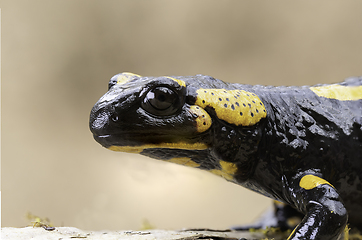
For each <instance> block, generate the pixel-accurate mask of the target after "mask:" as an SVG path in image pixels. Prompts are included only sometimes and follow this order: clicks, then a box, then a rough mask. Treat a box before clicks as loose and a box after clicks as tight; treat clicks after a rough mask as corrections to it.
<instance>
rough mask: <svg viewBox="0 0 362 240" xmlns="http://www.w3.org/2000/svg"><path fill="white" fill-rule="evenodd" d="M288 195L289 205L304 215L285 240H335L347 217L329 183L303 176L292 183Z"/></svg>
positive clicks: (340, 232) (310, 175)
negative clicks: (292, 205) (291, 204)
mask: <svg viewBox="0 0 362 240" xmlns="http://www.w3.org/2000/svg"><path fill="white" fill-rule="evenodd" d="M289 191H290V194H289V198H290V199H291V201H292V202H294V204H295V205H296V207H297V208H298V209H300V210H301V211H302V212H304V213H306V214H305V216H304V218H303V219H302V221H301V222H300V223H299V224H298V226H297V227H296V228H295V229H294V230H293V231H292V233H291V234H290V236H289V238H288V240H289V239H290V240H296V239H318V240H323V239H329V240H334V239H338V237H339V236H340V235H341V234H342V232H343V230H344V228H345V226H346V224H347V219H348V214H347V210H346V208H345V207H344V205H343V202H342V199H341V197H340V196H339V194H338V192H337V190H336V189H335V188H334V187H333V186H332V185H331V184H330V183H329V182H327V181H326V180H324V179H322V178H320V177H318V176H316V175H312V174H306V175H304V176H301V177H298V178H296V179H295V180H293V181H292V183H291V186H290V188H289Z"/></svg>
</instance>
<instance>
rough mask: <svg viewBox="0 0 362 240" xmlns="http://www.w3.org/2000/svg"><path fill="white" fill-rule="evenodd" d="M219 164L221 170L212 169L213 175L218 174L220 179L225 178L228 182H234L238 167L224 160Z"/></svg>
mask: <svg viewBox="0 0 362 240" xmlns="http://www.w3.org/2000/svg"><path fill="white" fill-rule="evenodd" d="M219 163H220V166H221V169H212V170H210V172H211V173H213V174H216V175H218V176H220V177H223V178H225V179H226V180H229V181H231V180H233V179H234V174H235V173H236V171H237V170H238V167H237V166H236V164H235V163H231V162H225V161H222V160H220V162H219Z"/></svg>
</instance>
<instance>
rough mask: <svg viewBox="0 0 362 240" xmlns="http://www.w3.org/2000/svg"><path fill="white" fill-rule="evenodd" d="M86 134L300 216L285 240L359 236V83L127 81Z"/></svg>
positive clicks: (115, 88)
mask: <svg viewBox="0 0 362 240" xmlns="http://www.w3.org/2000/svg"><path fill="white" fill-rule="evenodd" d="M89 125H90V129H91V131H92V133H93V136H94V138H95V140H96V141H97V142H98V143H100V144H101V145H102V146H103V147H106V148H108V149H110V150H114V151H122V152H132V153H139V154H142V155H145V156H148V157H151V158H155V159H160V160H164V161H167V162H173V163H177V164H181V165H185V166H190V167H195V168H199V169H203V170H206V171H209V172H211V173H214V174H216V175H219V176H221V177H223V178H225V179H226V180H228V181H230V182H233V183H236V184H239V185H241V186H243V187H246V188H248V189H251V190H253V191H256V192H258V193H261V194H263V195H265V196H267V197H270V198H272V199H275V200H277V201H279V202H282V203H284V204H285V205H284V206H285V209H288V206H289V210H288V211H284V213H285V214H278V215H279V216H286V215H288V214H287V213H290V209H292V208H293V209H295V210H296V211H295V212H296V214H297V213H298V214H299V213H301V214H303V216H304V217H303V218H302V220H301V221H300V223H299V224H298V225H297V226H296V227H295V228H294V229H293V231H292V232H291V234H290V236H289V238H288V239H337V238H338V237H339V236H340V235H341V234H342V232H343V230H344V229H345V227H346V224H347V222H348V224H349V225H348V226H349V227H352V228H353V227H354V228H357V229H359V230H362V77H353V78H349V79H347V80H345V81H344V82H342V83H339V84H331V85H317V86H313V87H310V86H302V87H269V86H258V85H255V86H253V85H243V84H230V83H225V82H223V81H221V80H218V79H214V78H212V77H209V76H204V75H196V76H187V77H184V76H181V77H180V76H179V77H177V76H164V77H141V76H139V75H136V74H132V73H121V74H117V75H115V76H114V77H112V78H111V80H110V82H109V90H108V92H107V93H106V94H105V95H104V96H103V97H101V98H100V99H99V101H98V102H97V103H96V104H95V106H94V107H93V109H92V111H91V114H90V123H89ZM290 206H291V207H292V208H291V207H290ZM279 208H283V207H280V206H279ZM281 212H283V211H281ZM279 213H280V211H279ZM289 215H290V214H289ZM277 223H278V225H279V226H281V227H283V226H284V227H285V224H286V219H284V220H283V217H282V218H280V219H278V222H277Z"/></svg>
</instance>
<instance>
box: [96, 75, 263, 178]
mask: <svg viewBox="0 0 362 240" xmlns="http://www.w3.org/2000/svg"><path fill="white" fill-rule="evenodd" d="M228 86H229V85H227V84H226V83H224V82H222V81H220V80H216V79H213V78H211V77H208V76H202V75H197V76H193V77H141V76H139V75H136V74H132V73H121V74H117V75H115V76H114V77H112V79H111V80H110V82H109V89H108V92H107V93H106V94H105V95H104V96H102V97H101V98H100V99H99V101H98V102H97V103H96V104H95V105H94V107H93V109H92V111H91V115H90V122H89V126H90V129H91V131H92V133H93V136H94V138H95V140H96V141H97V142H99V143H100V144H101V145H102V146H104V147H106V148H108V149H110V150H114V151H123V152H133V153H140V154H143V155H147V156H150V157H153V158H156V159H162V160H166V161H171V162H176V163H179V164H182V165H188V166H193V167H199V168H203V169H208V170H212V169H214V170H215V171H216V170H222V169H229V170H228V171H229V172H230V171H236V170H235V169H237V167H236V165H235V163H234V162H235V161H237V157H236V155H237V153H238V152H239V150H240V148H241V145H242V144H243V138H245V136H246V135H247V134H243V133H241V132H243V128H244V127H246V128H247V129H250V128H251V127H252V126H253V125H256V124H257V123H258V122H259V121H260V120H261V119H262V118H265V116H266V112H265V108H264V105H263V103H262V102H261V101H260V99H259V98H258V97H257V96H256V95H255V94H254V93H250V92H246V91H243V90H236V89H229V90H227V89H228V88H230V87H228ZM240 131H241V132H240ZM248 142H250V140H248ZM248 148H250V147H248ZM230 164H232V165H233V167H234V168H233V170H230V169H232V167H231V166H229V165H230ZM234 165H235V166H234ZM217 174H218V173H217ZM219 175H221V174H219ZM224 177H225V176H224ZM226 178H227V177H226Z"/></svg>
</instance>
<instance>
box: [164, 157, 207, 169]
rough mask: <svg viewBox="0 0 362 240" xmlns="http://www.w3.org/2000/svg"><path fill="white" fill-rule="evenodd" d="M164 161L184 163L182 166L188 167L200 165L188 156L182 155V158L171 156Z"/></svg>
mask: <svg viewBox="0 0 362 240" xmlns="http://www.w3.org/2000/svg"><path fill="white" fill-rule="evenodd" d="M166 162H172V163H176V164H179V165H184V166H188V167H195V168H197V167H200V164H198V163H196V162H194V161H192V160H191V159H190V158H188V157H184V158H172V159H170V160H167V161H166Z"/></svg>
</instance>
